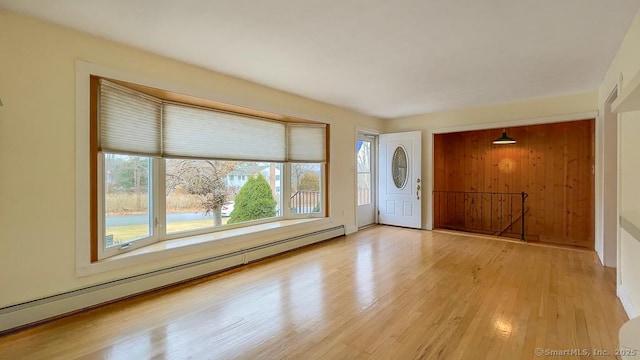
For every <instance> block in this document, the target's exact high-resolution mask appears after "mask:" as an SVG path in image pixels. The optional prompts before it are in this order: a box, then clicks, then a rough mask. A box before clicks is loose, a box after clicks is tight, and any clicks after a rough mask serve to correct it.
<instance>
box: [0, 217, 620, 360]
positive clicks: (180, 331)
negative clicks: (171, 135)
mask: <svg viewBox="0 0 640 360" xmlns="http://www.w3.org/2000/svg"><path fill="white" fill-rule="evenodd" d="M626 319H627V318H626V315H625V314H624V311H623V309H622V306H621V305H620V303H619V302H618V300H617V298H616V296H615V271H614V270H612V269H607V268H603V267H602V266H600V264H599V262H598V260H597V258H596V256H595V255H594V254H593V253H592V252H588V251H582V250H573V249H561V248H553V247H544V246H535V245H529V244H521V243H516V242H509V241H499V240H490V239H485V238H479V237H472V236H464V235H457V234H451V233H443V232H429V231H419V230H409V229H402V228H394V227H384V226H378V227H374V228H370V229H367V230H364V231H361V232H358V233H357V234H354V235H350V236H347V237H341V238H338V239H335V240H331V241H328V242H325V243H322V244H318V245H314V246H310V247H307V248H304V249H301V250H297V251H294V252H290V253H287V254H284V255H280V256H277V257H274V258H271V259H268V260H265V261H262V262H259V263H255V264H251V265H249V266H245V267H242V268H238V269H235V270H232V271H228V272H225V273H222V274H218V275H215V276H210V277H207V278H203V279H200V280H197V281H194V282H191V283H188V284H184V285H181V286H176V287H173V288H170V289H166V290H162V291H158V292H154V293H151V294H147V295H143V296H139V297H136V298H133V299H130V300H126V301H122V302H118V303H114V304H111V305H108V306H105V307H102V308H99V309H95V310H91V311H88V312H85V313H82V314H78V315H75V316H71V317H67V318H63V319H59V320H57V321H53V322H50V323H46V324H44V325H41V326H37V327H34V328H30V329H27V330H25V331H22V332H19V333H15V334H10V335H8V336H5V337H2V338H0V358H2V359H76V358H81V359H98V358H107V359H150V358H154V359H156V358H157V359H160V358H163V359H187V358H190V359H231V358H241V359H284V358H290V359H340V358H344V359H535V358H545V356H542V357H536V356H535V349H536V348H540V349H543V351H561V350H570V351H571V350H572V349H589V351H592V349H602V350H606V351H609V352H610V353H611V354H613V352H614V349H615V348H616V346H617V333H618V329H619V328H620V326H621V325H622V324H623V323H624V321H625V320H626ZM544 349H549V350H544ZM547 354H551V353H550V352H547ZM549 358H551V357H549ZM555 358H558V357H555ZM561 358H562V359H571V358H578V357H577V356H565V357H561ZM586 358H589V357H586ZM597 358H598V359H603V358H607V357H597ZM608 358H613V356H610V357H608Z"/></svg>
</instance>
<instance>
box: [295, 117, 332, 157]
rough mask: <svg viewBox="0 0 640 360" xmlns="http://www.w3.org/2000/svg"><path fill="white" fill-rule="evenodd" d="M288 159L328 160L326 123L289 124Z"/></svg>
mask: <svg viewBox="0 0 640 360" xmlns="http://www.w3.org/2000/svg"><path fill="white" fill-rule="evenodd" d="M287 131H288V134H287V135H288V136H287V139H288V141H289V144H288V146H287V148H288V149H287V150H288V154H287V160H288V161H299V162H326V160H327V159H326V144H327V143H326V141H327V134H326V131H327V127H326V125H316V124H287Z"/></svg>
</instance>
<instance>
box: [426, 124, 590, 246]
mask: <svg viewBox="0 0 640 360" xmlns="http://www.w3.org/2000/svg"><path fill="white" fill-rule="evenodd" d="M501 131H502V129H494V130H481V131H468V132H460V133H450V134H438V135H435V137H434V150H435V153H434V171H435V173H434V190H436V191H467V192H476V191H479V192H521V191H525V192H527V193H528V194H529V198H528V199H527V208H528V212H527V214H526V229H525V232H526V234H527V239H530V240H539V241H543V242H550V243H556V244H566V245H575V246H580V247H587V248H593V246H594V229H593V219H594V218H593V216H594V215H593V214H594V179H593V164H594V121H593V120H592V119H590V120H580V121H571V122H564V123H556V124H544V125H533V126H526V127H514V128H509V129H507V132H508V134H509V136H511V137H514V138H515V139H516V140H517V143H516V144H514V145H493V144H492V141H493V139H495V138H496V137H498V136H500V135H501ZM436 200H437V199H436ZM436 200H434V201H436ZM449 202H450V203H448V204H447V202H446V201H440V202H439V204H435V203H434V210H436V211H435V213H436V214H435V215H434V216H436V217H440V218H439V219H434V220H436V221H435V223H436V224H437V223H439V222H438V220H442V219H445V218H446V219H448V220H455V221H457V223H459V224H464V225H465V226H467V227H471V228H473V227H477V228H490V227H492V226H493V228H494V229H495V228H496V226H498V225H497V224H495V223H496V221H495V220H492V217H490V216H488V215H489V214H493V217H494V218H495V217H497V216H499V213H500V208H501V207H502V208H504V209H511V210H513V211H512V212H513V214H514V216H516V215H517V214H518V213H519V212H520V211H521V209H520V204H519V203H516V202H515V201H514V202H511V201H505V202H496V201H495V200H494V201H493V204H492V202H491V199H490V197H488V196H484V197H480V196H477V197H474V199H473V201H471V198H468V199H467V201H466V202H465V201H463V199H462V198H458V199H455V200H453V201H452V200H451V199H450V201H449ZM480 217H481V218H482V220H480V219H479V218H480ZM492 222H493V224H492ZM519 228H520V222H519V221H516V222H514V224H513V225H512V226H511V227H510V229H509V231H513V232H518V231H519Z"/></svg>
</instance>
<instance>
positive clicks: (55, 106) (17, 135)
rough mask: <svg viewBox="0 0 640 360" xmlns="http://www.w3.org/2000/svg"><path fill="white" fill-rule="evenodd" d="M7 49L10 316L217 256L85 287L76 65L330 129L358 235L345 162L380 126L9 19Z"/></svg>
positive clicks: (1, 265)
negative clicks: (24, 307)
mask: <svg viewBox="0 0 640 360" xmlns="http://www.w3.org/2000/svg"><path fill="white" fill-rule="evenodd" d="M0 44H1V45H2V46H1V47H2V55H0V98H1V99H2V101H3V102H4V106H3V107H0V164H1V166H0V307H3V306H7V305H12V304H16V303H20V302H24V301H28V300H32V299H37V298H41V297H44V296H48V295H53V294H58V293H61V292H65V291H69V290H73V289H78V288H81V287H84V286H87V285H90V284H95V283H99V282H103V281H106V280H110V279H117V278H122V277H125V276H130V275H133V274H137V273H141V272H144V271H149V270H151V269H156V268H161V267H165V266H167V265H172V264H175V263H176V262H178V261H182V262H185V261H192V260H195V259H197V258H201V257H204V256H206V255H207V254H197V255H190V256H186V257H182V258H180V259H175V260H174V259H172V260H171V261H162V262H156V263H151V264H145V265H141V266H135V267H131V268H127V269H122V270H118V271H114V272H109V273H103V274H100V275H94V276H88V277H82V278H78V277H76V273H75V266H76V262H75V256H76V254H75V250H76V246H75V242H76V239H75V229H76V224H75V211H76V208H75V195H76V189H75V185H76V184H75V171H76V162H75V156H76V154H75V151H76V144H75V129H76V124H75V121H76V116H75V106H76V82H75V80H76V79H75V66H76V65H75V62H76V60H84V61H87V62H90V63H93V64H97V65H99V66H102V67H106V68H110V69H113V70H115V71H119V72H123V73H128V74H134V75H136V76H139V77H144V78H149V79H156V80H159V81H161V82H165V83H172V84H175V85H176V86H178V87H179V88H183V89H191V90H193V91H194V93H199V94H208V95H207V97H210V98H211V99H213V100H218V101H223V102H227V103H232V104H236V105H241V106H246V107H251V108H254V109H259V110H265V111H271V112H275V113H281V114H287V115H292V116H299V117H303V118H308V119H313V120H320V121H325V122H328V123H330V124H331V130H332V131H331V140H332V143H331V152H332V154H334V156H333V158H332V162H331V169H330V174H331V182H332V183H333V184H334V185H336V186H333V188H332V193H331V198H330V201H331V214H332V225H338V224H344V225H346V226H347V228H348V229H354V228H355V205H354V199H355V190H354V189H355V176H354V168H355V156H340V155H341V154H353V152H354V150H353V149H354V147H355V145H354V141H355V136H356V128H367V129H373V130H379V129H380V128H381V127H382V123H381V121H380V120H377V119H373V118H369V117H366V116H363V115H360V114H357V113H354V112H351V111H347V110H345V109H342V108H339V107H335V106H330V105H327V104H323V103H320V102H316V101H311V100H308V99H304V98H301V97H298V96H295V95H292V94H288V93H284V92H281V91H276V90H273V89H270V88H267V87H264V86H260V85H257V84H254V83H251V82H248V81H244V80H240V79H237V78H232V77H229V76H225V75H222V74H219V73H215V72H211V71H207V70H203V69H201V68H198V67H195V66H191V65H187V64H184V63H180V62H177V61H173V60H170V59H167V58H163V57H160V56H157V55H153V54H150V53H147V52H143V51H140V50H136V49H133V48H130V47H126V46H122V45H118V44H115V43H112V42H109V41H105V40H102V39H99V38H96V37H92V36H89V35H86V34H82V33H79V32H76V31H72V30H69V29H66V28H62V27H58V26H55V25H50V24H47V23H43V22H40V21H37V20H34V19H30V18H26V17H22V16H18V15H15V14H12V13H9V12H5V11H0Z"/></svg>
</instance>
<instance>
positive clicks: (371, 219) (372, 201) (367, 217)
mask: <svg viewBox="0 0 640 360" xmlns="http://www.w3.org/2000/svg"><path fill="white" fill-rule="evenodd" d="M376 140H377V139H376V136H375V135H369V134H364V133H358V142H357V145H356V169H357V172H358V177H357V183H358V188H357V192H356V197H357V198H356V201H357V204H358V208H357V212H356V215H357V219H358V227H359V228H361V227H364V226H367V225H372V224H375V223H376V196H375V195H376V176H375V169H376V166H375V165H376V162H375V158H376V157H375V155H376V154H375V149H376V144H377V141H376Z"/></svg>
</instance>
